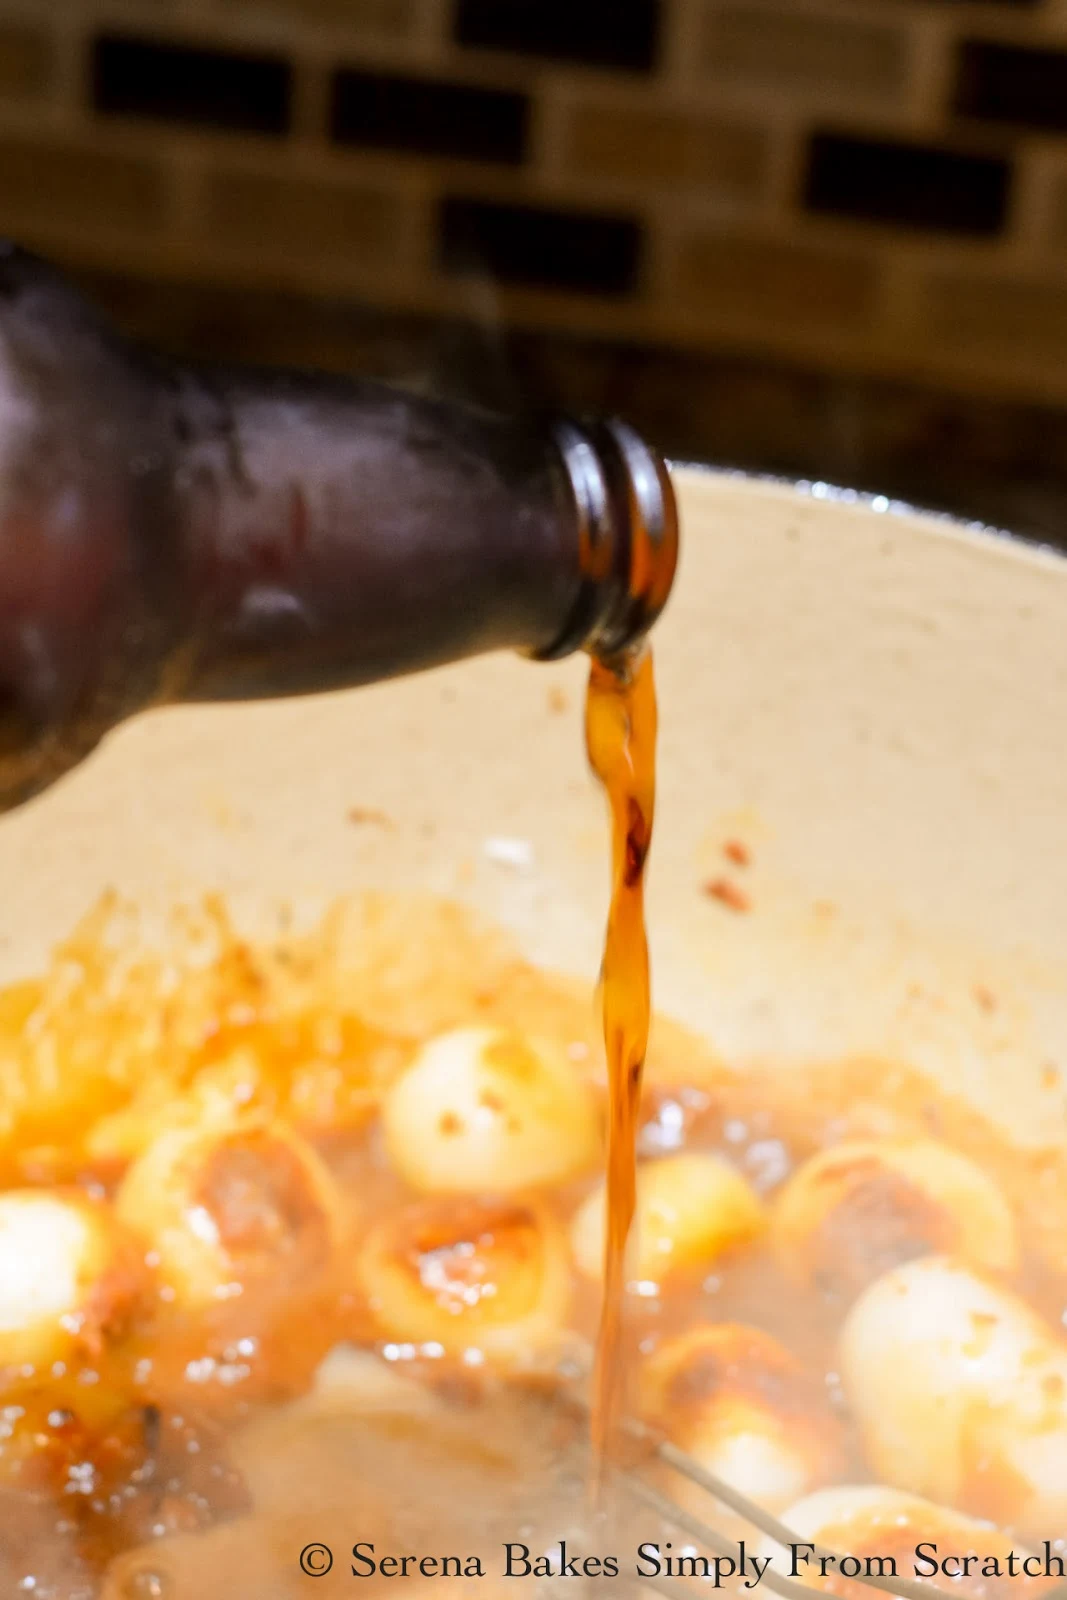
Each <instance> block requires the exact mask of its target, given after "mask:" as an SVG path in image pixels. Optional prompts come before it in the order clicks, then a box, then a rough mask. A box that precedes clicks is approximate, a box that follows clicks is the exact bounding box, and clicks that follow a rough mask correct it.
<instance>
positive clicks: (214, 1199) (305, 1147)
mask: <svg viewBox="0 0 1067 1600" xmlns="http://www.w3.org/2000/svg"><path fill="white" fill-rule="evenodd" d="M115 1208H116V1211H117V1212H118V1214H119V1216H120V1217H121V1218H122V1219H123V1220H124V1221H125V1222H126V1223H128V1225H129V1227H130V1228H131V1229H132V1230H133V1231H135V1232H136V1233H138V1234H139V1235H140V1237H141V1238H142V1239H143V1240H144V1241H145V1242H146V1243H147V1244H148V1245H149V1247H150V1249H151V1251H152V1252H153V1253H154V1255H155V1257H156V1259H157V1261H158V1275H159V1278H160V1280H161V1282H162V1283H163V1284H164V1285H166V1286H168V1287H169V1288H170V1290H171V1292H172V1295H173V1297H174V1299H175V1300H176V1301H177V1303H178V1304H179V1305H182V1306H185V1307H187V1308H194V1307H200V1306H204V1305H207V1304H209V1303H210V1302H211V1301H213V1300H219V1299H225V1298H226V1297H227V1296H228V1295H230V1294H232V1293H234V1292H235V1286H236V1292H238V1293H239V1292H240V1291H241V1289H242V1288H244V1287H245V1286H247V1285H249V1284H252V1283H254V1282H256V1281H262V1280H265V1279H268V1278H269V1279H272V1280H273V1279H276V1278H277V1276H278V1275H279V1274H281V1275H282V1276H283V1277H295V1276H300V1275H303V1274H305V1273H308V1272H313V1271H316V1270H322V1269H324V1268H325V1267H326V1266H327V1264H328V1263H329V1261H330V1259H331V1258H332V1256H333V1254H334V1252H335V1250H336V1249H337V1247H338V1244H339V1242H340V1240H341V1238H342V1236H343V1233H344V1227H343V1217H342V1200H341V1196H340V1193H339V1191H338V1190H337V1187H336V1185H335V1183H334V1181H333V1179H332V1177H331V1176H330V1174H329V1172H328V1171H327V1169H326V1168H325V1166H324V1165H323V1163H322V1162H321V1160H320V1159H319V1157H318V1156H317V1155H316V1154H315V1152H314V1150H313V1149H312V1148H311V1146H310V1145H309V1144H307V1143H306V1142H305V1141H304V1140H303V1139H301V1138H299V1137H298V1136H297V1135H296V1134H294V1133H293V1132H291V1130H290V1129H288V1128H286V1127H284V1126H283V1125H282V1124H280V1123H274V1122H268V1121H265V1120H261V1119H249V1120H248V1121H247V1122H243V1123H237V1124H232V1125H231V1126H229V1127H228V1128H219V1129H213V1130H210V1131H206V1130H202V1129H199V1128H176V1129H172V1130H171V1131H170V1132H168V1133H164V1134H161V1135H160V1136H159V1137H158V1138H157V1139H155V1140H154V1141H153V1143H152V1144H150V1145H149V1147H148V1148H147V1150H145V1151H144V1153H143V1154H142V1155H141V1156H140V1157H139V1158H138V1159H137V1160H136V1161H135V1162H134V1163H133V1165H132V1166H131V1167H130V1169H129V1171H128V1172H127V1173H126V1176H125V1178H124V1180H123V1182H122V1184H121V1186H120V1188H119V1191H118V1194H117V1195H116V1197H115Z"/></svg>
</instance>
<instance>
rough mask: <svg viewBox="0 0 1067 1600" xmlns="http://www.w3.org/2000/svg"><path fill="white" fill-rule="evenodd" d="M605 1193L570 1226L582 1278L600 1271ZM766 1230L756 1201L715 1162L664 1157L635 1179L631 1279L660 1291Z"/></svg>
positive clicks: (594, 1198) (590, 1202)
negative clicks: (657, 1286)
mask: <svg viewBox="0 0 1067 1600" xmlns="http://www.w3.org/2000/svg"><path fill="white" fill-rule="evenodd" d="M605 1213H606V1203H605V1189H604V1186H603V1185H601V1186H600V1187H599V1188H598V1189H596V1190H595V1191H594V1192H593V1194H591V1195H590V1196H589V1197H588V1199H587V1200H586V1201H585V1202H584V1204H583V1205H582V1206H580V1207H579V1209H578V1212H577V1214H576V1215H575V1218H574V1221H573V1223H572V1225H571V1249H572V1251H573V1253H574V1260H575V1262H576V1264H577V1266H578V1268H579V1269H580V1271H582V1272H584V1273H585V1275H586V1276H587V1277H589V1278H593V1279H599V1278H600V1277H601V1275H602V1270H603V1258H604V1232H605V1225H606V1224H605ZM763 1225H764V1212H763V1206H762V1205H761V1203H760V1201H759V1199H758V1198H757V1196H756V1194H755V1193H754V1191H753V1190H752V1188H751V1187H750V1186H749V1184H748V1183H747V1182H746V1181H745V1179H744V1178H743V1177H742V1176H741V1174H740V1173H739V1172H736V1171H735V1170H734V1168H733V1167H731V1166H729V1165H728V1164H727V1163H726V1162H725V1161H721V1160H720V1159H719V1157H718V1156H712V1155H696V1154H694V1155H679V1156H666V1157H664V1159H663V1160H660V1161H648V1162H645V1163H644V1164H643V1165H642V1166H641V1167H639V1168H638V1172H637V1206H636V1210H635V1215H634V1245H633V1248H632V1254H631V1257H630V1276H631V1278H633V1279H637V1280H639V1281H643V1282H647V1283H655V1284H659V1283H660V1282H662V1281H663V1280H664V1279H665V1278H667V1277H668V1276H670V1275H671V1274H672V1273H676V1272H683V1271H698V1272H699V1271H703V1270H706V1269H707V1268H708V1267H710V1266H711V1264H712V1262H713V1261H714V1260H715V1259H716V1257H717V1256H719V1255H721V1254H722V1253H723V1251H724V1250H728V1249H730V1248H731V1247H734V1246H737V1245H741V1244H745V1243H747V1242H748V1240H750V1239H752V1238H753V1237H755V1235H756V1234H758V1233H759V1232H760V1230H761V1229H762V1227H763Z"/></svg>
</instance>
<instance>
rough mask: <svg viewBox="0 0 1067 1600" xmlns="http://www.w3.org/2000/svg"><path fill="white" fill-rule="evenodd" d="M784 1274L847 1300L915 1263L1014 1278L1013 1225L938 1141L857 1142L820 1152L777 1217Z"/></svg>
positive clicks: (992, 1189) (781, 1198)
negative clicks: (928, 1259) (939, 1258)
mask: <svg viewBox="0 0 1067 1600" xmlns="http://www.w3.org/2000/svg"><path fill="white" fill-rule="evenodd" d="M771 1229H772V1239H773V1242H774V1245H775V1248H776V1250H777V1254H778V1256H779V1258H780V1260H781V1263H782V1266H783V1268H784V1269H785V1271H786V1272H787V1273H788V1274H789V1275H790V1276H791V1277H792V1278H794V1279H795V1280H798V1281H800V1282H802V1283H805V1284H808V1285H813V1286H816V1287H822V1288H824V1289H829V1290H831V1291H833V1292H836V1293H839V1294H844V1295H846V1296H847V1297H848V1298H851V1297H852V1296H853V1295H854V1294H858V1293H859V1291H860V1290H861V1289H863V1288H864V1287H865V1286H866V1285H867V1284H868V1283H870V1282H872V1281H873V1280H874V1279H875V1278H876V1277H878V1276H879V1274H880V1273H881V1272H883V1271H886V1270H888V1269H889V1268H890V1267H893V1266H896V1265H897V1264H898V1263H899V1262H900V1261H906V1260H909V1259H911V1258H912V1257H914V1256H919V1255H930V1254H934V1253H937V1254H951V1255H955V1256H958V1257H959V1258H960V1259H961V1260H964V1261H969V1262H970V1263H971V1264H972V1265H973V1266H977V1267H986V1268H989V1269H990V1270H992V1271H999V1272H1011V1271H1012V1270H1013V1269H1014V1268H1015V1267H1016V1265H1017V1264H1018V1255H1019V1250H1018V1241H1017V1238H1016V1228H1015V1221H1014V1218H1013V1217H1012V1214H1011V1211H1010V1210H1009V1207H1008V1204H1007V1202H1006V1200H1005V1199H1004V1196H1003V1195H1002V1194H1001V1192H1000V1190H999V1189H998V1188H997V1186H996V1184H995V1183H994V1182H993V1181H992V1179H991V1178H988V1177H987V1176H986V1174H985V1173H984V1172H982V1171H981V1169H980V1168H979V1167H977V1166H975V1164H974V1162H973V1161H969V1160H968V1159H967V1157H966V1156H962V1155H960V1154H959V1153H958V1152H957V1151H955V1150H952V1149H950V1148H949V1146H947V1145H944V1144H939V1143H938V1142H937V1141H936V1140H934V1139H854V1140H849V1141H847V1142H846V1143H844V1144H839V1145H835V1146H833V1148H831V1149H829V1150H823V1151H820V1152H819V1154H818V1155H815V1156H813V1157H812V1158H811V1160H809V1161H806V1162H805V1163H804V1165H803V1166H802V1167H800V1168H799V1170H798V1171H797V1172H796V1173H794V1175H793V1177H792V1178H791V1179H790V1180H789V1182H788V1183H787V1184H786V1185H785V1186H784V1188H783V1189H782V1191H781V1193H780V1194H779V1195H778V1197H777V1200H776V1202H775V1205H774V1208H773V1212H772V1218H771Z"/></svg>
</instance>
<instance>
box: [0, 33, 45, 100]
mask: <svg viewBox="0 0 1067 1600" xmlns="http://www.w3.org/2000/svg"><path fill="white" fill-rule="evenodd" d="M52 63H53V56H52V41H51V39H50V38H49V37H48V35H47V33H44V32H42V30H41V29H39V28H31V27H24V26H22V25H21V24H20V23H16V22H7V23H0V95H6V96H8V97H9V98H11V99H26V98H29V97H30V96H32V95H36V94H42V93H43V92H44V90H45V89H47V88H48V86H49V84H50V82H51V79H52Z"/></svg>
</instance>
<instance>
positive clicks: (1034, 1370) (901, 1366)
mask: <svg viewBox="0 0 1067 1600" xmlns="http://www.w3.org/2000/svg"><path fill="white" fill-rule="evenodd" d="M840 1365H841V1374H842V1378H843V1380H844V1383H845V1387H846V1391H847V1394H848V1399H849V1402H850V1405H851V1408H852V1411H853V1414H854V1416H855V1418H856V1421H857V1423H858V1425H859V1428H860V1432H861V1435H862V1438H863V1443H864V1448H865V1450H866V1454H867V1459H868V1461H869V1462H870V1464H871V1466H872V1468H873V1469H874V1470H875V1472H877V1474H878V1476H879V1477H881V1478H884V1479H885V1480H886V1481H887V1482H888V1483H891V1484H895V1485H896V1486H898V1487H899V1488H901V1489H909V1490H912V1491H913V1492H914V1493H916V1494H922V1495H926V1496H928V1497H929V1498H930V1499H933V1500H939V1501H944V1502H945V1503H946V1504H948V1505H952V1506H956V1507H958V1508H959V1509H960V1510H963V1511H968V1512H971V1513H972V1514H974V1515H976V1516H984V1517H989V1518H991V1519H992V1520H994V1521H997V1522H1000V1523H1003V1524H1007V1525H1010V1526H1013V1527H1016V1528H1018V1529H1020V1530H1021V1531H1022V1532H1023V1533H1024V1534H1032V1535H1033V1536H1034V1537H1035V1538H1037V1539H1041V1538H1045V1537H1049V1536H1050V1533H1051V1531H1052V1530H1054V1529H1056V1528H1058V1527H1062V1526H1063V1524H1064V1522H1065V1520H1067V1345H1065V1344H1064V1342H1063V1341H1062V1340H1061V1339H1059V1338H1057V1337H1056V1335H1055V1334H1054V1332H1053V1331H1052V1330H1051V1329H1050V1328H1048V1327H1047V1326H1046V1325H1045V1323H1044V1322H1043V1321H1042V1320H1041V1319H1040V1317H1038V1316H1037V1315H1036V1314H1035V1313H1034V1312H1033V1311H1032V1310H1031V1309H1030V1307H1029V1306H1027V1305H1026V1304H1025V1303H1024V1302H1023V1301H1022V1300H1020V1299H1019V1298H1018V1297H1017V1296H1016V1295H1013V1294H1010V1293H1009V1292H1008V1291H1007V1290H1005V1289H1001V1288H999V1287H996V1286H995V1285H993V1284H991V1283H989V1282H986V1281H985V1280H984V1279H982V1278H981V1277H979V1276H978V1275H977V1274H976V1273H974V1272H972V1271H971V1270H970V1269H969V1268H968V1267H966V1266H964V1265H963V1264H962V1263H960V1262H957V1261H952V1260H948V1259H945V1258H941V1257H927V1258H925V1259H924V1260H921V1261H912V1262H909V1263H907V1265H905V1266H902V1267H898V1268H897V1269H896V1270H895V1271H893V1272H889V1273H886V1274H885V1276H884V1277H882V1278H879V1279H878V1281H877V1282H876V1283H874V1284H872V1285H871V1287H870V1288H869V1289H867V1291H866V1292H865V1293H864V1294H863V1296H862V1297H861V1298H860V1299H859V1300H858V1301H857V1302H856V1304H855V1305H854V1306H853V1308H852V1310H851V1312H850V1313H849V1316H848V1318H847V1320H846V1322H845V1325H844V1327H843V1329H842V1333H841V1360H840Z"/></svg>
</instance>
